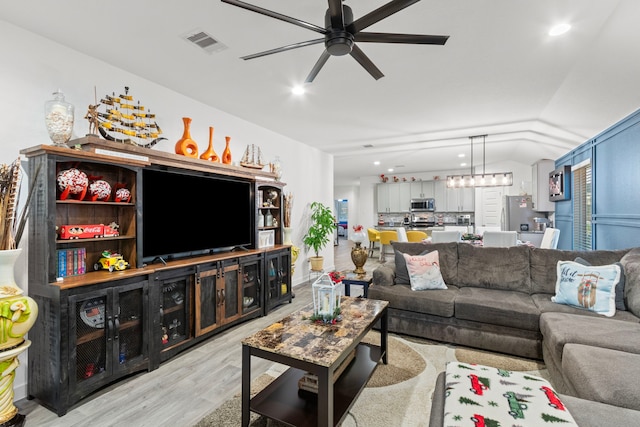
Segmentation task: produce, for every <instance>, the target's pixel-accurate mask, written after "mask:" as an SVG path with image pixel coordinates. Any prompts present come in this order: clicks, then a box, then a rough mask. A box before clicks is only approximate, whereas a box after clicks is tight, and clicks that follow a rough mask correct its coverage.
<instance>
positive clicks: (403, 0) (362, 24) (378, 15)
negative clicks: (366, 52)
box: [222, 0, 420, 34]
mask: <svg viewBox="0 0 640 427" xmlns="http://www.w3.org/2000/svg"><path fill="white" fill-rule="evenodd" d="M222 1H226V0H222ZM419 1H420V0H392V1H390V2H389V3H387V4H385V5H383V6H380V7H379V8H377V9H376V10H374V11H373V12H369V13H367V14H366V15H364V16H362V17H360V18H358V19H356V20H355V21H353V23H352V24H351V25H349V27H348V30H349V32H351V33H352V34H354V33H357V32H359V31H362V30H364V29H365V28H367V27H369V26H371V25H373V24H375V23H376V22H378V21H381V20H383V19H384V18H386V17H388V16H391V15H393V14H394V13H396V12H399V11H401V10H402V9H404V8H406V7H409V6H411V5H412V4H414V3H417V2H419Z"/></svg>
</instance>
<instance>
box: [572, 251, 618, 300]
mask: <svg viewBox="0 0 640 427" xmlns="http://www.w3.org/2000/svg"><path fill="white" fill-rule="evenodd" d="M574 261H575V262H577V263H579V264H582V265H593V264H591V263H590V262H589V261H587V260H586V259H584V258H582V257H577V258H576V259H575V260H574ZM615 264H616V265H618V266H620V280H618V283H617V284H616V310H626V309H627V306H626V305H625V303H624V282H625V280H624V268H623V267H622V264H621V263H619V262H616V263H615Z"/></svg>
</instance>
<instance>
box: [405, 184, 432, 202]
mask: <svg viewBox="0 0 640 427" xmlns="http://www.w3.org/2000/svg"><path fill="white" fill-rule="evenodd" d="M409 185H410V187H411V198H412V199H431V198H434V197H435V181H414V182H411V183H409Z"/></svg>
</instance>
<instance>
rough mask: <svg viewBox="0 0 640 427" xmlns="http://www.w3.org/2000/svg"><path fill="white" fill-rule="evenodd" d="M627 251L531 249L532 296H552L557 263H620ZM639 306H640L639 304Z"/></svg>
mask: <svg viewBox="0 0 640 427" xmlns="http://www.w3.org/2000/svg"><path fill="white" fill-rule="evenodd" d="M627 252H628V249H627V250H617V251H606V250H598V251H563V250H560V249H540V248H534V249H531V253H530V256H531V291H532V293H534V294H554V293H555V287H556V280H557V279H558V278H557V274H556V271H557V270H556V266H557V265H558V261H572V260H574V259H576V258H577V257H580V258H583V259H585V260H587V261H589V262H590V263H591V264H592V265H606V264H613V263H614V262H617V261H621V258H622V257H623V256H624V255H625V254H626V253H627ZM639 305H640V304H639Z"/></svg>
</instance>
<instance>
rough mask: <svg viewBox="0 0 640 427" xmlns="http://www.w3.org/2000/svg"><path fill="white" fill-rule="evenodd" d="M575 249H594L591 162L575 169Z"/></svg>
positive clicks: (573, 190) (573, 191)
mask: <svg viewBox="0 0 640 427" xmlns="http://www.w3.org/2000/svg"><path fill="white" fill-rule="evenodd" d="M572 181H573V189H572V193H573V249H574V250H577V251H588V250H591V249H592V238H591V213H592V210H591V162H587V163H586V164H585V165H583V166H580V167H577V168H575V169H573V179H572Z"/></svg>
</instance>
